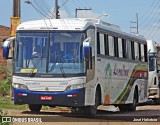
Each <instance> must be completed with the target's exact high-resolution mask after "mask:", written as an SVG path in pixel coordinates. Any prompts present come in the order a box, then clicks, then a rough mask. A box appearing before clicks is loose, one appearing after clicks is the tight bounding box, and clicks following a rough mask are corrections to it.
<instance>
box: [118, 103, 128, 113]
mask: <svg viewBox="0 0 160 125" xmlns="http://www.w3.org/2000/svg"><path fill="white" fill-rule="evenodd" d="M118 108H119V110H120V111H122V112H123V111H128V105H127V104H124V105H119V106H118Z"/></svg>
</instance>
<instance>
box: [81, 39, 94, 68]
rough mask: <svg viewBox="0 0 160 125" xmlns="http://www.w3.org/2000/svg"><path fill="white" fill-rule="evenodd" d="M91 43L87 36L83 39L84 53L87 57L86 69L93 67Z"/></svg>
mask: <svg viewBox="0 0 160 125" xmlns="http://www.w3.org/2000/svg"><path fill="white" fill-rule="evenodd" d="M89 43H90V38H87V39H85V40H84V41H83V54H84V58H85V63H86V69H91V68H92V59H91V57H92V54H91V53H92V49H91V47H90V45H89Z"/></svg>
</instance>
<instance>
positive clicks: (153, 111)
mask: <svg viewBox="0 0 160 125" xmlns="http://www.w3.org/2000/svg"><path fill="white" fill-rule="evenodd" d="M101 108H103V109H104V110H103V111H101V110H100V111H99V112H98V114H97V115H96V116H95V118H96V117H100V116H104V117H105V116H106V117H108V116H112V115H113V116H115V117H116V116H141V117H142V116H144V117H146V116H156V117H158V119H159V118H160V105H150V106H139V107H137V111H136V112H122V113H121V112H119V111H118V109H117V108H115V107H100V109H101ZM111 110H112V112H111ZM5 111H6V113H7V115H8V116H13V115H14V116H24V117H25V116H38V117H40V116H50V118H52V116H53V118H55V116H57V117H56V118H57V119H59V120H61V119H63V118H64V116H65V115H64V114H67V112H68V111H67V110H64V109H63V112H62V113H61V112H56V111H54V110H50V109H46V110H43V111H41V112H40V113H38V114H37V113H31V112H30V111H29V110H26V111H20V110H5ZM72 116H73V117H72ZM72 116H69V117H67V119H69V118H71V119H72V118H74V115H72ZM126 118H127V117H126ZM67 119H66V122H64V120H63V122H43V123H20V122H19V123H18V122H16V123H12V124H13V125H160V121H159V122H120V121H114V120H111V121H109V122H102V121H94V122H92V121H91V122H83V121H85V120H86V119H88V118H85V117H81V119H82V121H75V122H67ZM77 119H79V118H77ZM83 119H84V120H83Z"/></svg>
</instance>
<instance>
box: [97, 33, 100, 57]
mask: <svg viewBox="0 0 160 125" xmlns="http://www.w3.org/2000/svg"><path fill="white" fill-rule="evenodd" d="M97 54H100V36H99V33H97Z"/></svg>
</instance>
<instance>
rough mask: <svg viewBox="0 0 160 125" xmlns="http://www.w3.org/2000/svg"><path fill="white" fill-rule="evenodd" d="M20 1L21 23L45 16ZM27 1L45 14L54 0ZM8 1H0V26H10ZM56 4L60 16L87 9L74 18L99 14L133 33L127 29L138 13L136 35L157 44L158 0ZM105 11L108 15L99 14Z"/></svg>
mask: <svg viewBox="0 0 160 125" xmlns="http://www.w3.org/2000/svg"><path fill="white" fill-rule="evenodd" d="M24 1H25V0H21V22H24V21H30V20H36V19H44V18H45V17H44V16H42V15H41V14H40V13H38V12H37V11H36V10H35V9H34V8H33V6H31V5H29V4H26V3H25V2H24ZM30 1H31V2H32V4H33V5H34V6H35V7H36V8H38V9H39V11H40V12H42V13H44V12H46V13H47V12H48V15H51V14H49V10H50V11H52V12H53V10H54V3H55V1H54V0H30ZM42 1H43V2H42ZM66 1H67V2H66ZM37 2H38V3H37ZM65 2H66V3H65ZM42 3H45V5H46V6H45V7H46V8H45V7H44V6H41V5H42ZM64 3H65V4H64ZM12 4H13V0H0V25H4V26H8V27H9V26H10V17H11V16H12V13H13V12H12V11H13V7H12V6H13V5H12ZM63 4H64V5H63ZM38 5H40V6H41V9H40V7H39V6H38ZM62 5H63V6H62ZM59 6H61V7H60V15H61V18H72V17H75V8H81V9H82V8H87V9H89V8H91V11H89V10H88V11H78V17H84V16H85V17H94V18H97V17H101V19H102V20H103V21H105V22H108V23H112V24H115V25H119V26H120V27H121V30H122V31H124V32H128V33H130V31H131V32H136V29H135V28H132V29H131V30H130V27H136V23H130V21H133V22H136V13H138V17H139V18H138V20H139V21H138V22H139V34H141V35H144V36H145V37H146V38H147V39H153V40H155V41H156V42H157V43H160V35H159V33H160V28H159V27H160V0H59ZM42 9H46V11H43V10H42ZM47 10H48V11H47ZM105 13H107V14H108V16H107V17H102V16H101V15H103V14H105Z"/></svg>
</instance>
